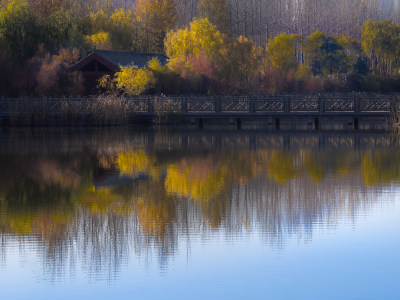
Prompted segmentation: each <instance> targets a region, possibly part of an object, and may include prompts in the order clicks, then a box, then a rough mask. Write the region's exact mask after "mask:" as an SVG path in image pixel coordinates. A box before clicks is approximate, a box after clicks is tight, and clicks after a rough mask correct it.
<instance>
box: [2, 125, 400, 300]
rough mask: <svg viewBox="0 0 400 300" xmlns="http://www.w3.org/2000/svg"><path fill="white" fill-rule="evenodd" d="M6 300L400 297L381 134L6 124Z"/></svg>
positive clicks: (397, 170)
mask: <svg viewBox="0 0 400 300" xmlns="http://www.w3.org/2000/svg"><path fill="white" fill-rule="evenodd" d="M0 141H1V143H0V162H1V164H0V166H1V167H0V168H1V172H0V239H1V243H0V299H400V285H399V282H400V255H399V253H400V152H399V150H400V145H399V144H398V143H397V142H396V139H394V138H392V137H390V136H388V135H385V134H382V133H358V134H353V133H345V134H333V133H332V134H331V133H329V134H328V133H326V134H322V133H321V134H318V133H315V134H314V133H281V132H263V131H249V132H245V131H226V132H225V131H217V132H215V131H182V132H179V131H178V132H175V131H165V130H162V131H161V130H160V131H157V130H155V131H142V130H140V131H139V130H136V131H135V130H133V129H128V128H111V129H90V130H89V129H85V130H78V129H34V130H31V129H8V130H3V131H1V132H0Z"/></svg>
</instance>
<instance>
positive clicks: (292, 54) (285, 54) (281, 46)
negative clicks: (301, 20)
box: [266, 33, 303, 71]
mask: <svg viewBox="0 0 400 300" xmlns="http://www.w3.org/2000/svg"><path fill="white" fill-rule="evenodd" d="M302 40H303V36H302V35H299V34H291V35H287V34H286V33H281V34H279V35H277V36H276V37H275V38H274V39H271V40H269V41H268V43H267V48H266V51H267V54H268V57H269V59H270V61H271V63H272V66H273V67H274V68H277V69H282V70H284V71H287V70H289V69H291V68H296V67H297V60H296V47H297V46H298V45H299V44H301V42H302Z"/></svg>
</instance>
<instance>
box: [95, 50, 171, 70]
mask: <svg viewBox="0 0 400 300" xmlns="http://www.w3.org/2000/svg"><path fill="white" fill-rule="evenodd" d="M94 53H96V54H98V55H100V56H101V57H102V58H104V59H105V60H107V61H109V62H110V63H112V64H113V65H115V66H123V67H124V66H128V65H133V64H134V65H136V66H138V67H139V68H143V67H145V66H146V65H147V62H148V61H149V60H150V59H152V58H153V57H157V58H158V60H159V61H160V62H161V64H163V65H165V64H166V63H167V57H166V56H165V55H163V54H157V53H140V52H135V51H119V50H95V51H94Z"/></svg>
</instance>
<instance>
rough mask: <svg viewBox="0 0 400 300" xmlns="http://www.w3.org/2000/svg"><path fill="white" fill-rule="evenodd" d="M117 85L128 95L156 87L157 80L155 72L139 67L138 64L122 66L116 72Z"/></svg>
mask: <svg viewBox="0 0 400 300" xmlns="http://www.w3.org/2000/svg"><path fill="white" fill-rule="evenodd" d="M115 80H116V82H117V87H118V89H120V90H121V91H123V92H124V93H125V94H127V95H141V94H143V93H144V92H146V91H147V90H149V89H150V88H152V87H154V85H155V83H156V80H155V77H154V74H153V72H151V71H150V70H148V69H145V68H144V69H139V68H138V67H137V66H127V67H121V70H120V71H119V72H117V73H115Z"/></svg>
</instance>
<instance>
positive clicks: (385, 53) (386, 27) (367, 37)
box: [361, 20, 400, 74]
mask: <svg viewBox="0 0 400 300" xmlns="http://www.w3.org/2000/svg"><path fill="white" fill-rule="evenodd" d="M361 45H362V49H363V50H364V52H365V53H366V54H367V55H368V57H369V59H370V61H371V67H372V69H373V70H374V71H375V72H377V73H380V74H390V73H392V70H393V69H394V67H396V66H397V67H398V57H399V55H400V50H399V49H400V25H399V24H394V23H393V22H392V21H390V20H385V21H382V22H377V21H371V20H369V21H367V22H365V24H364V25H363V26H362V35H361Z"/></svg>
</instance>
